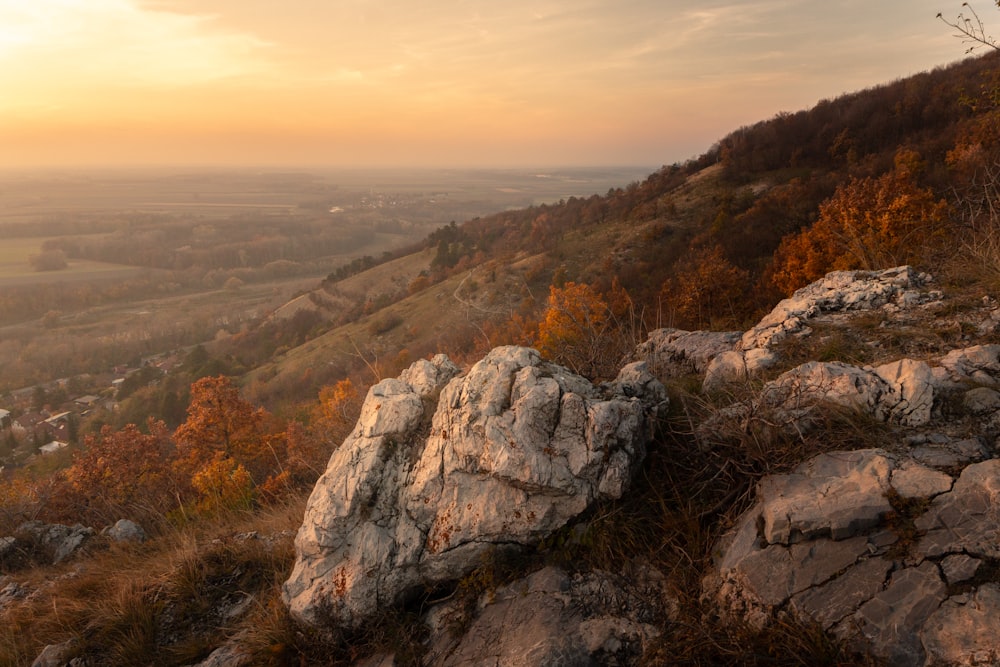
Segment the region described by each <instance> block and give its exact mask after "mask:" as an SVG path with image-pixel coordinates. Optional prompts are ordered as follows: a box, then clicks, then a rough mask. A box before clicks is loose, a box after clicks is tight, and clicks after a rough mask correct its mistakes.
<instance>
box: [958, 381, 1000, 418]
mask: <svg viewBox="0 0 1000 667" xmlns="http://www.w3.org/2000/svg"><path fill="white" fill-rule="evenodd" d="M962 405H963V407H965V409H966V410H968V411H969V412H971V413H972V414H974V415H984V414H989V413H992V412H996V411H997V410H1000V391H996V390H995V389H990V388H989V387H976V388H975V389H970V390H969V391H967V392H965V394H964V395H963V396H962Z"/></svg>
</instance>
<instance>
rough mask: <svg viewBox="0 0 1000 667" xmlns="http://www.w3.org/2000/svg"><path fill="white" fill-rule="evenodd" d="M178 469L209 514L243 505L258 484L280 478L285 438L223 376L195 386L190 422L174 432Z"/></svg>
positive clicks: (193, 386) (190, 405) (207, 379)
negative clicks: (189, 482)
mask: <svg viewBox="0 0 1000 667" xmlns="http://www.w3.org/2000/svg"><path fill="white" fill-rule="evenodd" d="M174 440H175V442H176V443H177V454H178V461H177V465H178V468H179V470H181V471H182V472H183V473H184V474H185V475H187V476H188V479H190V480H191V482H192V486H193V488H194V490H195V491H197V492H198V493H199V495H200V497H201V502H202V504H203V506H204V507H206V508H208V509H215V508H217V507H220V506H222V505H226V504H229V505H230V506H242V505H243V504H245V503H244V501H245V499H246V498H247V497H249V494H250V493H251V489H252V487H253V486H254V485H255V484H264V483H266V482H267V480H268V479H269V478H270V477H271V476H273V475H277V474H280V473H281V469H282V464H283V461H284V459H285V456H284V435H283V434H282V433H281V432H280V431H279V430H278V429H277V428H276V427H275V424H274V423H273V420H272V419H271V417H270V415H269V414H268V413H267V412H265V411H264V410H263V409H262V408H257V407H254V406H253V405H251V404H250V403H249V402H248V401H246V400H245V399H244V398H243V397H241V396H240V393H239V389H237V387H236V386H235V385H233V383H232V381H231V380H230V379H229V378H227V377H225V376H223V375H219V376H216V377H205V378H202V379H200V380H198V381H197V382H195V383H194V384H192V385H191V402H190V404H189V405H188V410H187V420H186V421H185V422H184V423H183V424H181V425H180V426H179V427H177V430H176V431H175V432H174Z"/></svg>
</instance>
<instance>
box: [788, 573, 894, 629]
mask: <svg viewBox="0 0 1000 667" xmlns="http://www.w3.org/2000/svg"><path fill="white" fill-rule="evenodd" d="M891 569H892V562H891V561H889V560H886V559H884V558H880V557H878V556H874V557H872V558H865V559H863V560H861V561H860V562H859V563H858V564H857V566H855V567H851V568H848V569H846V570H845V571H844V572H843V574H841V575H840V576H838V577H836V578H835V579H833V580H831V581H830V582H828V583H826V584H824V585H822V586H815V587H813V588H808V589H806V590H804V591H802V592H801V593H799V594H797V595H795V596H794V597H792V599H791V606H792V609H794V610H795V611H796V612H797V613H798V614H800V615H801V616H802V617H804V618H809V619H811V620H813V621H815V622H816V623H819V624H820V626H821V627H822V628H823V629H824V630H829V629H830V628H831V627H833V626H834V625H836V624H837V623H839V622H840V621H841V620H843V619H844V618H846V617H847V616H850V615H851V614H853V613H855V612H856V611H857V609H858V607H860V606H861V605H862V604H864V603H865V602H867V601H868V600H870V599H872V598H873V597H874V596H875V595H876V594H878V593H879V592H880V591H881V590H882V589H883V587H884V586H885V582H886V577H887V575H888V574H889V570H891Z"/></svg>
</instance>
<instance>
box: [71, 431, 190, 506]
mask: <svg viewBox="0 0 1000 667" xmlns="http://www.w3.org/2000/svg"><path fill="white" fill-rule="evenodd" d="M146 426H147V430H148V431H149V433H148V434H147V433H143V432H142V431H140V430H139V428H138V427H137V426H136V425H135V424H129V425H127V426H125V427H124V428H122V429H121V430H119V431H115V430H113V429H112V428H111V427H110V426H104V427H103V428H102V429H101V432H100V434H99V435H88V436H87V437H86V438H85V440H84V443H83V447H82V448H81V449H80V450H78V451H77V452H76V454H75V455H74V457H73V463H72V465H71V466H70V467H69V468H68V469H67V470H66V472H65V476H64V478H63V480H61V483H62V488H61V492H60V494H59V497H58V498H55V499H53V501H54V503H55V507H54V508H53V509H56V508H58V510H59V511H60V512H61V513H63V514H66V515H67V516H70V517H72V518H73V519H74V520H76V521H84V522H86V523H89V524H94V523H114V522H115V521H117V520H118V519H121V518H129V519H133V520H135V521H139V522H141V523H148V522H149V521H150V520H156V519H161V518H163V517H164V516H165V515H166V514H167V513H168V512H169V511H170V510H171V509H173V508H174V507H175V505H176V498H177V490H178V488H177V480H176V478H175V476H174V473H173V471H172V469H171V465H170V461H171V458H172V456H173V443H172V442H171V440H170V433H169V431H168V430H167V427H166V424H164V423H163V422H162V421H154V420H153V419H150V420H149V421H148V422H147V424H146Z"/></svg>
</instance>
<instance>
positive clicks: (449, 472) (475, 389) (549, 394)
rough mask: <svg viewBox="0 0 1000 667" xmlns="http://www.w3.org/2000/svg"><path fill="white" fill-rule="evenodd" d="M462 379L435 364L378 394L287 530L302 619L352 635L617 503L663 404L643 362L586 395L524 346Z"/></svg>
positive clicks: (582, 384)
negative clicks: (411, 600) (294, 528)
mask: <svg viewBox="0 0 1000 667" xmlns="http://www.w3.org/2000/svg"><path fill="white" fill-rule="evenodd" d="M458 375H459V371H458V369H457V368H456V367H455V366H454V364H452V363H451V362H450V361H449V360H448V359H447V357H444V356H443V355H438V356H437V357H435V358H434V359H433V360H432V361H419V362H417V363H415V364H414V365H413V366H411V367H410V368H409V369H407V370H406V371H405V372H404V373H403V374H402V375H401V376H400V378H398V379H389V380H383V381H382V382H380V383H378V384H377V385H375V386H374V387H372V388H371V390H370V391H369V393H368V396H367V397H366V399H365V402H364V405H363V407H362V411H361V416H360V418H359V420H358V423H357V425H356V426H355V428H354V431H353V432H352V433H351V435H350V436H349V437H348V438H347V440H346V441H345V442H344V443H343V445H342V446H341V447H340V448H339V449H338V450H337V451H336V452H335V453H334V454H333V456H332V458H331V459H330V463H329V466H328V468H327V470H326V472H325V473H324V475H323V476H322V477H321V479H320V480H319V482H318V483H317V485H316V487H315V489H314V491H313V493H312V495H311V497H310V499H309V503H308V506H307V509H306V514H305V518H304V521H303V525H302V527H301V528H300V529H299V532H298V534H297V536H296V540H295V547H296V562H295V566H294V569H293V571H292V574H291V576H290V578H289V580H288V581H287V582H286V583H285V584H284V587H283V595H284V599H285V601H286V603H287V604H288V606H289V608H290V610H291V613H292V614H293V615H294V616H295V617H297V618H299V619H302V620H305V621H307V622H309V621H313V620H315V619H316V618H317V617H318V615H319V614H321V613H322V614H324V615H326V616H327V617H328V618H329V617H330V616H331V615H332V618H333V619H335V620H336V621H337V622H339V623H341V624H344V625H347V626H356V625H358V624H360V623H362V622H363V621H364V620H366V619H368V618H370V617H371V616H372V615H373V614H374V613H375V612H376V611H377V610H379V609H380V608H384V607H385V606H386V605H390V604H394V603H397V602H399V601H401V600H403V599H404V598H405V597H406V596H407V595H409V594H410V593H411V592H413V591H417V590H422V589H424V588H425V587H428V586H434V585H439V584H442V583H445V582H451V581H456V580H457V579H459V578H460V577H462V576H464V575H465V574H467V573H468V572H470V571H471V570H473V569H475V568H476V567H477V566H478V565H479V564H480V558H481V556H482V555H483V554H484V553H486V552H487V551H488V550H490V549H493V548H494V547H495V546H496V545H502V546H508V547H510V546H513V547H516V546H517V545H531V544H535V543H537V542H538V541H540V540H541V539H543V538H544V537H546V536H547V535H549V534H550V533H551V532H553V531H554V530H556V529H558V528H560V527H562V526H564V525H565V524H566V523H567V522H568V521H570V520H571V519H573V518H574V517H577V516H578V515H579V514H580V513H582V512H583V511H584V510H586V509H587V508H588V507H589V506H590V505H591V504H592V503H593V502H594V501H596V500H598V499H600V498H618V497H620V496H621V495H622V493H624V491H625V490H626V488H627V487H628V485H629V482H630V479H631V477H632V474H633V472H634V471H635V469H636V467H637V466H638V464H639V463H640V462H641V460H642V459H643V457H644V455H645V444H646V441H647V439H648V437H649V435H650V417H651V415H652V414H654V413H655V411H656V409H657V406H658V405H660V404H661V403H663V402H664V401H665V400H666V394H665V391H664V389H663V387H662V385H660V384H659V382H657V381H656V380H655V379H653V377H652V376H651V375H650V374H649V373H648V371H646V370H645V366H644V365H643V364H642V363H638V364H632V365H630V366H627V367H626V368H624V369H623V370H622V373H621V374H620V375H619V379H618V380H617V381H616V382H613V383H609V384H606V385H602V386H601V387H595V386H593V385H592V384H591V383H590V382H588V381H587V380H586V379H584V378H582V377H579V376H577V375H574V374H573V373H571V372H570V371H568V370H566V369H564V368H562V367H559V366H555V365H552V364H548V363H545V362H543V361H542V360H541V358H540V357H539V355H538V353H537V352H536V351H534V350H530V349H527V348H517V347H504V348H497V349H495V350H493V351H492V352H490V353H489V354H488V355H487V356H486V357H485V358H484V359H483V360H481V361H480V362H478V363H477V364H475V365H474V366H473V367H472V369H470V371H469V372H468V374H466V375H465V376H464V377H457V376H458Z"/></svg>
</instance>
